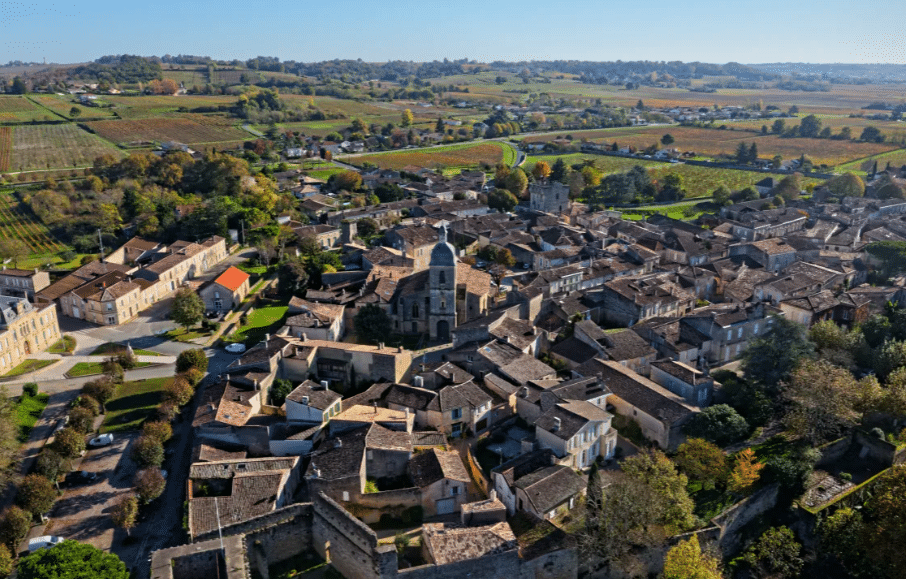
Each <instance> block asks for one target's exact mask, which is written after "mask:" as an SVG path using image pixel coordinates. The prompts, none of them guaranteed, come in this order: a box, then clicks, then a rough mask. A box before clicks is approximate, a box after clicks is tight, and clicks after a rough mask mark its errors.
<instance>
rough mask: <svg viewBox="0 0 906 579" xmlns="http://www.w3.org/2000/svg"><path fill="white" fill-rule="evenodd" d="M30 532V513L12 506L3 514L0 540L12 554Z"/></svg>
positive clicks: (0, 524)
mask: <svg viewBox="0 0 906 579" xmlns="http://www.w3.org/2000/svg"><path fill="white" fill-rule="evenodd" d="M30 530H31V513H29V512H28V511H26V510H24V509H21V508H19V507H16V506H12V507H10V508H9V509H7V511H6V512H5V513H4V514H3V519H2V520H0V539H2V541H3V544H4V545H7V546H9V547H10V548H11V549H12V550H13V551H14V552H15V551H18V548H19V543H20V542H21V541H22V539H24V538H25V536H26V535H28V531H30Z"/></svg>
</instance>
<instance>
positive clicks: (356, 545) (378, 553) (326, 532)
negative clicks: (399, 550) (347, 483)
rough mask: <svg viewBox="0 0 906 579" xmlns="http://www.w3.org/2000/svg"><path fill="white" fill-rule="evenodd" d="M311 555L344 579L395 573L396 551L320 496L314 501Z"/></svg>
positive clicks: (344, 511) (389, 575)
mask: <svg viewBox="0 0 906 579" xmlns="http://www.w3.org/2000/svg"><path fill="white" fill-rule="evenodd" d="M314 501H315V503H314V507H315V508H314V519H313V526H312V540H313V546H314V549H315V551H316V552H317V553H318V554H319V555H321V557H323V558H324V559H325V560H327V561H328V562H330V563H331V565H333V566H334V567H335V568H336V569H337V571H339V572H340V573H342V574H343V575H344V576H345V577H346V578H347V579H377V578H380V577H393V575H394V574H395V573H396V566H397V561H396V550H395V549H394V547H393V546H392V545H380V546H379V545H378V538H377V535H376V534H375V533H374V531H372V530H371V529H369V528H368V527H367V526H366V525H365V524H364V523H362V522H361V521H359V520H358V519H356V518H355V517H353V516H352V515H351V514H349V513H348V512H347V511H346V510H345V509H344V508H343V507H341V506H340V505H338V504H337V503H335V502H334V501H333V500H331V499H330V498H328V497H327V496H326V495H324V494H323V493H322V494H320V495H318V496H317V497H315V499H314Z"/></svg>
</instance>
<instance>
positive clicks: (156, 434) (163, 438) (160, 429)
mask: <svg viewBox="0 0 906 579" xmlns="http://www.w3.org/2000/svg"><path fill="white" fill-rule="evenodd" d="M142 435H143V436H149V437H151V438H156V439H157V440H159V441H160V442H161V443H164V442H167V441H168V440H170V438H172V437H173V427H172V426H170V423H169V422H160V421H154V422H146V423H145V425H144V426H143V427H142Z"/></svg>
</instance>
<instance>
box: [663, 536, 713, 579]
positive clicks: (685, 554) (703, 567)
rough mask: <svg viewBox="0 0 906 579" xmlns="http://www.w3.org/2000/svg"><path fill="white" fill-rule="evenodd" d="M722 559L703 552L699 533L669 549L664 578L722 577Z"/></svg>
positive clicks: (709, 578)
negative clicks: (699, 541)
mask: <svg viewBox="0 0 906 579" xmlns="http://www.w3.org/2000/svg"><path fill="white" fill-rule="evenodd" d="M722 577H723V575H722V574H721V572H720V560H719V559H718V558H717V557H713V556H711V555H708V554H707V553H702V550H701V546H700V545H699V543H698V535H692V538H691V539H689V540H687V541H680V542H679V543H677V545H676V546H675V547H673V548H672V549H670V550H669V551H667V558H666V560H665V561H664V579H722Z"/></svg>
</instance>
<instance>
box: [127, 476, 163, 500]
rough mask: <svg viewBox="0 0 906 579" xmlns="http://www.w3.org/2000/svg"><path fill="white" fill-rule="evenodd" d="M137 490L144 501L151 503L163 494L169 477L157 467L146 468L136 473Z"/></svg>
mask: <svg viewBox="0 0 906 579" xmlns="http://www.w3.org/2000/svg"><path fill="white" fill-rule="evenodd" d="M133 484H134V485H135V492H136V493H138V498H140V499H141V501H142V502H143V503H146V504H147V503H150V502H151V501H153V500H154V499H156V498H157V497H159V496H160V495H162V494H163V492H164V488H166V486H167V479H165V478H164V475H163V473H162V472H161V470H160V469H159V468H157V467H152V468H146V469H144V470H140V471H138V473H137V474H136V475H135V481H133Z"/></svg>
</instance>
